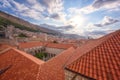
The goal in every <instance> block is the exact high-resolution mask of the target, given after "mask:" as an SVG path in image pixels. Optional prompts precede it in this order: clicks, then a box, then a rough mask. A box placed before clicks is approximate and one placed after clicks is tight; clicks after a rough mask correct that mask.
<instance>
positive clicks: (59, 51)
mask: <svg viewBox="0 0 120 80" xmlns="http://www.w3.org/2000/svg"><path fill="white" fill-rule="evenodd" d="M45 51H46V52H47V53H51V54H56V55H57V54H59V53H61V52H62V51H64V49H57V48H49V47H46V49H45Z"/></svg>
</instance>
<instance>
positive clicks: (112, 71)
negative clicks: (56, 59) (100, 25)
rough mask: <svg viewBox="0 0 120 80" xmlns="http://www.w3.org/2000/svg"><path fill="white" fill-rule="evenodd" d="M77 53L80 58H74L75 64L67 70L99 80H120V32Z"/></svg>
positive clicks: (88, 45)
mask: <svg viewBox="0 0 120 80" xmlns="http://www.w3.org/2000/svg"><path fill="white" fill-rule="evenodd" d="M83 48H84V49H83ZM83 50H85V51H83ZM76 51H77V54H76V55H77V56H78V57H76V58H75V55H74V56H73V58H72V59H74V62H73V63H71V64H69V65H68V66H67V67H66V69H67V70H70V71H72V72H75V73H78V74H79V75H82V76H86V77H89V78H92V79H97V80H106V79H107V80H110V79H112V80H119V79H120V65H119V64H120V54H119V53H120V30H118V31H116V32H114V33H112V34H109V35H107V36H104V37H102V38H100V39H98V40H96V41H93V42H90V43H89V44H87V45H86V46H83V47H81V48H78V49H77V50H76Z"/></svg>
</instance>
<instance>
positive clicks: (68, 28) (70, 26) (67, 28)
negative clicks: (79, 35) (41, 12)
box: [40, 24, 74, 32]
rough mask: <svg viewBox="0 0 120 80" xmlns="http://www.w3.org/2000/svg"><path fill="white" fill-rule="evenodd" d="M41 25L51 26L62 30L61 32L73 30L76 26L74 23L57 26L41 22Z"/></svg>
mask: <svg viewBox="0 0 120 80" xmlns="http://www.w3.org/2000/svg"><path fill="white" fill-rule="evenodd" d="M40 26H41V27H45V28H49V29H52V30H56V31H60V32H65V31H69V30H72V29H73V28H74V26H72V25H65V26H55V25H49V24H41V25H40Z"/></svg>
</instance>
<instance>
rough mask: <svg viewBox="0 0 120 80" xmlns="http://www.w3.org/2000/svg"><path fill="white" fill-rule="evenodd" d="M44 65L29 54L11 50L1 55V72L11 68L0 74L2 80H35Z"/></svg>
mask: <svg viewBox="0 0 120 80" xmlns="http://www.w3.org/2000/svg"><path fill="white" fill-rule="evenodd" d="M42 63H43V61H40V60H39V61H38V60H37V59H35V58H34V57H33V56H31V55H29V54H26V53H24V52H21V51H19V50H16V49H10V50H8V51H6V52H4V53H2V54H0V70H5V69H6V67H8V66H11V67H10V68H9V69H7V70H6V71H5V72H2V73H1V74H0V80H10V79H11V80H20V79H21V80H35V79H36V77H37V73H38V68H39V67H40V66H39V64H42Z"/></svg>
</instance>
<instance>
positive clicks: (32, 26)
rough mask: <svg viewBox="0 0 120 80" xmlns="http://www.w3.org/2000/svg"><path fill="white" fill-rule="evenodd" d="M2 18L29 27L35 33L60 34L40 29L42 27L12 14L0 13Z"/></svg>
mask: <svg viewBox="0 0 120 80" xmlns="http://www.w3.org/2000/svg"><path fill="white" fill-rule="evenodd" d="M0 18H2V19H4V20H6V21H8V22H9V23H15V24H18V25H21V26H24V27H27V28H29V29H33V31H37V32H43V33H47V34H54V35H56V34H60V33H59V32H57V31H54V30H50V29H47V28H44V27H40V26H38V25H35V24H32V23H29V22H28V21H25V20H23V19H20V18H18V17H15V16H13V15H10V14H7V13H5V12H3V11H0Z"/></svg>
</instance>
